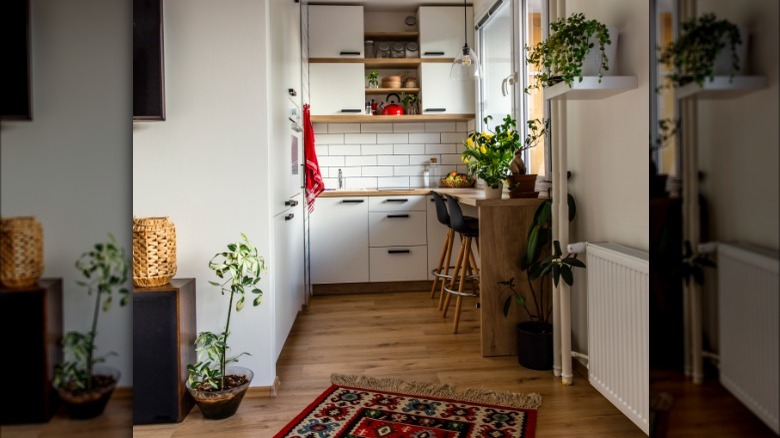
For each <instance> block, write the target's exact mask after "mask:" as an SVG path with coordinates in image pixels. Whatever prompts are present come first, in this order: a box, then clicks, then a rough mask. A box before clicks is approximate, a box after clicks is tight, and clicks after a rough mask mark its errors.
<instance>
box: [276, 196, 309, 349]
mask: <svg viewBox="0 0 780 438" xmlns="http://www.w3.org/2000/svg"><path fill="white" fill-rule="evenodd" d="M291 201H294V202H293V203H291V205H290V207H289V208H288V209H287V210H285V211H283V212H281V213H279V214H277V215H276V216H274V222H273V227H274V249H273V254H274V257H273V259H272V260H268V264H269V266H270V269H271V270H272V271H273V278H274V292H275V293H274V296H273V303H274V313H275V315H276V319H275V324H276V330H275V335H276V348H275V353H276V357H277V358H278V357H279V354H280V353H281V352H282V348H283V347H284V343H285V341H286V340H287V337H288V336H289V334H290V330H291V329H292V326H293V323H294V322H295V318H296V317H297V316H298V312H299V311H300V310H301V307H302V306H303V304H304V302H305V300H306V296H305V294H306V290H305V286H304V273H303V266H304V256H303V204H302V195H300V194H298V195H297V196H295V197H293V198H292V199H291Z"/></svg>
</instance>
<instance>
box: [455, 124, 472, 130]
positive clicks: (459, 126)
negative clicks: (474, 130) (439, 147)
mask: <svg viewBox="0 0 780 438" xmlns="http://www.w3.org/2000/svg"><path fill="white" fill-rule="evenodd" d="M455 130H456V131H460V132H466V131H468V130H469V124H468V123H466V122H458V123H457V124H456V125H455Z"/></svg>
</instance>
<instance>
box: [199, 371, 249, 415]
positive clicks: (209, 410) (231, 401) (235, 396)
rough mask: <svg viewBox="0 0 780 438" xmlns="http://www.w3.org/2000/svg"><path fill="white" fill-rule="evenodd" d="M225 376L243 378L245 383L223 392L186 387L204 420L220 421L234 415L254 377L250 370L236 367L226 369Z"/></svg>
mask: <svg viewBox="0 0 780 438" xmlns="http://www.w3.org/2000/svg"><path fill="white" fill-rule="evenodd" d="M225 374H226V375H231V374H235V375H240V376H244V377H246V383H244V384H243V385H241V386H237V387H235V388H231V389H227V390H224V391H202V390H199V389H192V388H190V387H189V386H187V390H188V391H189V392H190V394H191V395H192V397H193V398H194V399H195V403H197V404H198V409H200V412H201V413H202V414H203V417H204V418H208V419H210V420H221V419H223V418H228V417H230V416H232V415H233V414H235V413H236V411H237V410H238V406H239V405H240V404H241V400H243V398H244V394H246V391H247V389H249V384H250V383H252V377H254V373H253V372H252V370H250V369H248V368H244V367H237V366H233V367H227V369H226V370H225Z"/></svg>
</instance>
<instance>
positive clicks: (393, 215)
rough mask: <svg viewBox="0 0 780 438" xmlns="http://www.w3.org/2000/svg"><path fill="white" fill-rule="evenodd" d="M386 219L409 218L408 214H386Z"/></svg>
mask: <svg viewBox="0 0 780 438" xmlns="http://www.w3.org/2000/svg"><path fill="white" fill-rule="evenodd" d="M387 217H388V218H390V219H394V218H404V217H409V215H408V214H388V215H387Z"/></svg>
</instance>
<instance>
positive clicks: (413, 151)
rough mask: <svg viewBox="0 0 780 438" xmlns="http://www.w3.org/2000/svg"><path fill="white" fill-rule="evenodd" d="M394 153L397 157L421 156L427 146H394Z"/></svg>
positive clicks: (416, 144) (413, 144)
mask: <svg viewBox="0 0 780 438" xmlns="http://www.w3.org/2000/svg"><path fill="white" fill-rule="evenodd" d="M393 153H394V154H396V155H419V154H424V153H425V145H424V144H419V143H408V144H396V145H393Z"/></svg>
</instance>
